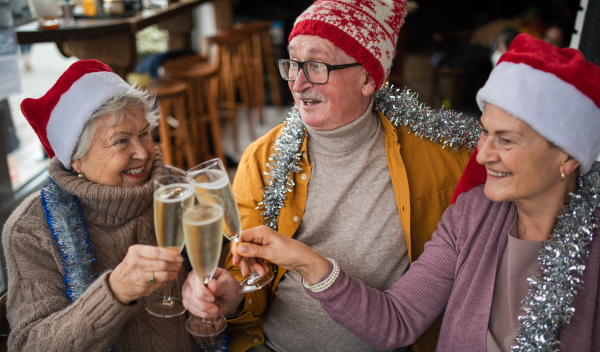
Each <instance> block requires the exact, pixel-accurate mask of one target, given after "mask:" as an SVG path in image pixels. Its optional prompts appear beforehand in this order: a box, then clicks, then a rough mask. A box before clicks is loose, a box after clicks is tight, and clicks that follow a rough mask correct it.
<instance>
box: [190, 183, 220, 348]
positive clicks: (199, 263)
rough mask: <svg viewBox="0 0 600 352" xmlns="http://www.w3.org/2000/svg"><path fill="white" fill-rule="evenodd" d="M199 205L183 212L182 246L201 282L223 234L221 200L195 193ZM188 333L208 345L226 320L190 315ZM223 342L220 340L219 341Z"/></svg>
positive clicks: (207, 278) (216, 256)
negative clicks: (183, 238)
mask: <svg viewBox="0 0 600 352" xmlns="http://www.w3.org/2000/svg"><path fill="white" fill-rule="evenodd" d="M198 201H199V203H200V204H198V205H196V206H194V207H192V208H189V209H187V210H186V211H185V212H184V213H183V218H182V221H183V233H184V234H185V247H186V249H187V253H188V257H189V258H190V262H191V264H192V268H194V272H195V273H196V275H197V276H198V278H199V279H200V280H201V281H202V283H203V284H204V285H206V284H208V282H209V281H210V280H211V279H212V277H213V275H214V274H215V271H216V270H217V266H218V265H219V257H220V255H221V245H222V240H221V239H222V238H223V237H222V235H223V200H222V199H221V198H219V197H217V196H214V195H210V194H203V195H198ZM186 327H187V330H188V331H189V332H190V334H192V335H195V336H200V337H209V339H204V341H205V343H206V344H207V345H209V344H214V343H218V341H217V339H215V338H212V339H210V337H215V336H218V335H219V334H220V333H221V332H222V331H223V330H225V327H227V321H226V320H225V318H224V317H223V316H222V315H219V316H218V317H216V318H215V319H206V318H200V317H197V316H194V315H191V316H190V317H189V318H188V320H187V322H186ZM221 342H222V341H221Z"/></svg>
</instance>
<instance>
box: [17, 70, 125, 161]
mask: <svg viewBox="0 0 600 352" xmlns="http://www.w3.org/2000/svg"><path fill="white" fill-rule="evenodd" d="M129 88H130V86H129V84H127V82H125V81H124V80H123V79H122V78H121V77H119V75H117V74H116V73H114V72H113V71H112V70H111V69H110V67H108V66H107V65H105V64H103V63H101V62H100V61H96V60H81V61H77V62H75V63H73V64H72V65H71V66H70V67H69V68H68V69H67V70H66V71H65V72H64V73H63V74H62V76H60V78H59V79H58V80H57V81H56V83H55V84H54V86H52V88H50V90H49V91H48V92H47V93H46V94H45V95H44V96H42V97H41V98H39V99H32V98H27V99H25V100H23V102H22V103H21V111H22V112H23V115H25V118H26V119H27V121H28V122H29V124H30V125H31V127H33V129H34V131H35V133H37V135H38V138H39V139H40V141H41V142H42V146H43V147H44V150H45V151H46V153H47V154H48V156H49V157H51V158H52V157H53V156H54V155H56V157H57V158H58V160H60V161H61V162H62V164H63V165H64V166H65V168H66V169H67V170H70V169H71V156H72V155H73V151H74V150H75V146H76V144H77V141H78V140H79V137H80V135H81V132H83V127H84V126H85V123H86V122H87V121H88V120H89V118H90V117H91V116H92V114H93V113H94V112H95V111H96V110H98V108H100V107H101V106H102V105H103V104H104V103H106V102H107V101H108V100H109V99H111V98H113V97H115V96H119V95H122V94H124V93H125V92H127V90H129Z"/></svg>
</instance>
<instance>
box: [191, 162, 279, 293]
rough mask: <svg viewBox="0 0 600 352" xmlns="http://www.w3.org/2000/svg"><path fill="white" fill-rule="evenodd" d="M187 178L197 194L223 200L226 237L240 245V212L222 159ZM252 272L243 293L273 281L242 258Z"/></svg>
mask: <svg viewBox="0 0 600 352" xmlns="http://www.w3.org/2000/svg"><path fill="white" fill-rule="evenodd" d="M187 177H188V178H189V179H190V181H193V182H194V183H195V185H196V193H197V194H199V195H202V194H213V195H216V196H219V197H221V198H222V199H223V204H224V211H225V213H224V230H225V231H224V233H223V234H224V236H225V237H226V238H227V239H229V240H230V241H233V242H234V243H238V242H239V241H240V234H241V232H242V225H241V220H240V211H239V209H238V206H237V202H236V200H235V197H234V195H233V190H232V189H231V183H230V182H229V176H228V175H227V171H226V170H225V167H224V166H223V163H222V162H221V160H220V159H218V158H215V159H211V160H209V161H206V162H204V163H202V164H200V165H198V166H196V167H194V168H192V169H191V170H189V171H188V172H187ZM242 260H244V261H245V264H246V266H247V267H248V268H249V270H250V274H249V275H248V277H247V278H246V279H245V280H244V281H242V282H241V283H240V290H241V291H242V292H252V291H256V290H259V289H261V288H263V287H264V286H265V285H266V284H268V283H269V282H271V280H273V277H274V275H273V272H272V271H269V272H267V273H266V274H265V275H260V274H259V273H257V272H255V271H254V270H253V269H252V265H250V263H249V262H248V259H247V258H242Z"/></svg>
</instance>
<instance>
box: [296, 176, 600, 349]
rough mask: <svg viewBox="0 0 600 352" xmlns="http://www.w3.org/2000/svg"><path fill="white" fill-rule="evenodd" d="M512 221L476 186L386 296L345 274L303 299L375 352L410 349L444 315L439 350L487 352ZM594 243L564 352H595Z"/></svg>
mask: <svg viewBox="0 0 600 352" xmlns="http://www.w3.org/2000/svg"><path fill="white" fill-rule="evenodd" d="M515 215H516V208H515V206H514V204H512V203H508V202H503V203H496V202H492V201H490V200H488V199H487V198H486V197H485V195H484V194H483V186H479V187H477V188H474V189H473V190H471V191H469V192H467V193H465V194H464V195H461V196H460V197H459V198H458V200H457V202H456V204H454V205H451V206H450V207H449V208H448V210H447V211H446V212H445V213H444V216H443V217H442V220H441V221H440V223H439V225H438V230H437V231H436V232H435V233H434V234H433V238H432V240H431V241H430V242H428V243H427V244H426V245H425V251H424V253H423V254H422V255H421V256H420V257H419V259H418V260H417V261H415V262H414V263H413V264H412V265H411V267H410V269H409V270H408V271H407V272H406V274H404V276H402V277H401V278H400V280H398V281H397V282H396V283H395V284H394V285H393V286H392V288H391V289H390V290H387V291H385V292H380V291H377V290H375V289H372V288H370V287H367V286H365V285H364V284H363V283H362V282H360V281H359V280H356V279H353V278H351V277H349V276H348V274H347V273H346V272H345V271H344V270H342V272H341V273H340V276H339V278H338V279H337V280H336V282H335V284H334V285H333V286H332V287H331V288H329V289H328V290H325V291H324V292H321V293H312V292H310V291H308V290H307V292H308V293H309V294H310V295H311V296H312V297H314V298H316V299H318V300H320V301H321V304H322V306H323V308H324V309H325V310H326V311H327V312H328V313H329V315H330V316H331V317H332V318H333V319H334V320H335V321H337V322H338V323H340V324H341V325H343V326H345V327H346V328H347V329H349V330H350V331H352V332H353V333H354V334H356V335H357V336H359V337H360V338H362V339H363V340H365V341H367V342H368V343H370V344H372V345H373V346H374V347H376V348H378V349H382V350H389V349H392V348H395V347H399V346H404V345H409V344H411V343H412V342H413V341H414V340H415V339H416V338H417V337H418V336H419V335H420V334H421V333H422V332H423V331H425V329H426V328H427V327H428V326H429V325H430V324H431V323H432V322H433V321H434V320H435V319H436V318H437V317H438V316H439V315H440V314H441V313H442V312H444V310H445V313H444V321H443V323H442V329H441V332H440V336H439V340H438V347H437V350H438V351H457V352H458V351H460V352H463V351H474V352H475V351H476V352H480V351H485V350H486V334H487V328H488V322H489V319H490V307H491V304H492V296H493V291H494V282H495V278H496V270H497V268H498V263H499V261H500V258H501V256H502V251H503V250H504V247H505V244H506V241H507V236H508V229H509V227H510V225H511V223H512V222H513V220H514V218H515ZM595 215H596V217H597V218H600V210H597V211H596V212H595ZM599 235H600V230H596V231H595V235H594V240H593V241H592V244H591V248H590V256H589V258H588V260H587V263H586V269H585V272H584V277H583V280H584V283H585V284H584V287H583V288H582V289H579V292H578V294H577V296H576V298H575V301H574V308H575V314H574V316H573V318H572V320H571V323H570V324H569V325H568V326H566V327H564V328H563V329H562V331H561V336H560V340H561V351H598V350H600V294H599V292H598V288H599V287H598V286H599V283H600V280H599V276H600V239H598V236H599Z"/></svg>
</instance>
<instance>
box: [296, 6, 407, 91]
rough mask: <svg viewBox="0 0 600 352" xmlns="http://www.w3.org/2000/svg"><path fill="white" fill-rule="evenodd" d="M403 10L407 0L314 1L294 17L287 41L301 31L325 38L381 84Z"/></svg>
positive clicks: (301, 32) (389, 66) (386, 70)
mask: <svg viewBox="0 0 600 352" xmlns="http://www.w3.org/2000/svg"><path fill="white" fill-rule="evenodd" d="M406 11H407V9H406V0H395V1H394V0H337V1H335V0H321V1H316V2H315V3H313V4H312V5H311V6H310V7H309V8H308V9H306V11H304V12H303V13H302V14H301V15H300V16H299V17H298V18H297V19H296V22H295V23H294V28H293V29H292V33H290V37H289V39H288V41H291V40H292V38H294V37H295V36H297V35H302V34H304V35H315V36H319V37H321V38H325V39H328V40H330V41H331V42H332V43H333V44H335V45H336V46H337V47H339V48H341V49H342V50H344V52H345V53H346V54H348V55H350V56H352V57H353V58H354V59H356V61H357V62H358V63H360V64H362V65H363V67H364V68H365V69H366V70H367V72H369V74H370V75H371V77H372V78H373V80H374V81H375V83H376V84H377V87H380V86H381V84H382V83H383V81H384V80H385V78H386V77H387V76H388V75H389V73H390V69H391V68H392V60H393V59H394V56H395V55H396V41H397V39H398V33H399V32H400V27H402V25H403V24H404V17H405V16H406Z"/></svg>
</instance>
